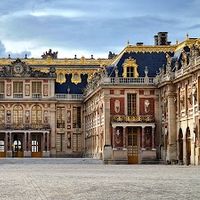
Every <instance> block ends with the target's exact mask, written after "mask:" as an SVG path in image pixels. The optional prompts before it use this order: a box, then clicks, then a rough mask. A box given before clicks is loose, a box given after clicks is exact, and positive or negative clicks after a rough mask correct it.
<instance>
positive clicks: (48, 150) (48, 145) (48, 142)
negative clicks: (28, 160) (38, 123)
mask: <svg viewBox="0 0 200 200" xmlns="http://www.w3.org/2000/svg"><path fill="white" fill-rule="evenodd" d="M47 152H49V132H47Z"/></svg>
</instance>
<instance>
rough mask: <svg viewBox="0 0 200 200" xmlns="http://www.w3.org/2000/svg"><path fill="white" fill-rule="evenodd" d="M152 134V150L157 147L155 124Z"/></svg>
mask: <svg viewBox="0 0 200 200" xmlns="http://www.w3.org/2000/svg"><path fill="white" fill-rule="evenodd" d="M151 134H152V135H151V139H152V143H151V144H152V150H154V149H155V135H154V134H155V127H154V126H152V133H151Z"/></svg>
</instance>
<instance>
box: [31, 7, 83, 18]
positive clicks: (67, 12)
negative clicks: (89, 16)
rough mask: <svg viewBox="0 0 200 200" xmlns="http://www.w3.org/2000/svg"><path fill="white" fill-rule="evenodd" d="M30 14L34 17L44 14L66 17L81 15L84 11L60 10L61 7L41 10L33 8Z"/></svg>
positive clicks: (44, 15) (43, 15)
mask: <svg viewBox="0 0 200 200" xmlns="http://www.w3.org/2000/svg"><path fill="white" fill-rule="evenodd" d="M29 14H30V15H31V16H34V17H46V16H60V17H66V18H76V17H83V16H85V13H84V12H83V11H78V10H69V9H65V10H61V9H42V10H35V11H31V12H30V13H29Z"/></svg>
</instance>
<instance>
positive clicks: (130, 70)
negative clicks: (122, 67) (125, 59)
mask: <svg viewBox="0 0 200 200" xmlns="http://www.w3.org/2000/svg"><path fill="white" fill-rule="evenodd" d="M127 77H134V68H133V67H127Z"/></svg>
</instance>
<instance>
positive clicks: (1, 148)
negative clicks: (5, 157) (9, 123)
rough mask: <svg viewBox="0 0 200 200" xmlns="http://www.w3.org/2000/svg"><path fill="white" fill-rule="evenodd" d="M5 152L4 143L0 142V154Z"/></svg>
mask: <svg viewBox="0 0 200 200" xmlns="http://www.w3.org/2000/svg"><path fill="white" fill-rule="evenodd" d="M4 151H5V142H4V140H0V152H4Z"/></svg>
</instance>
